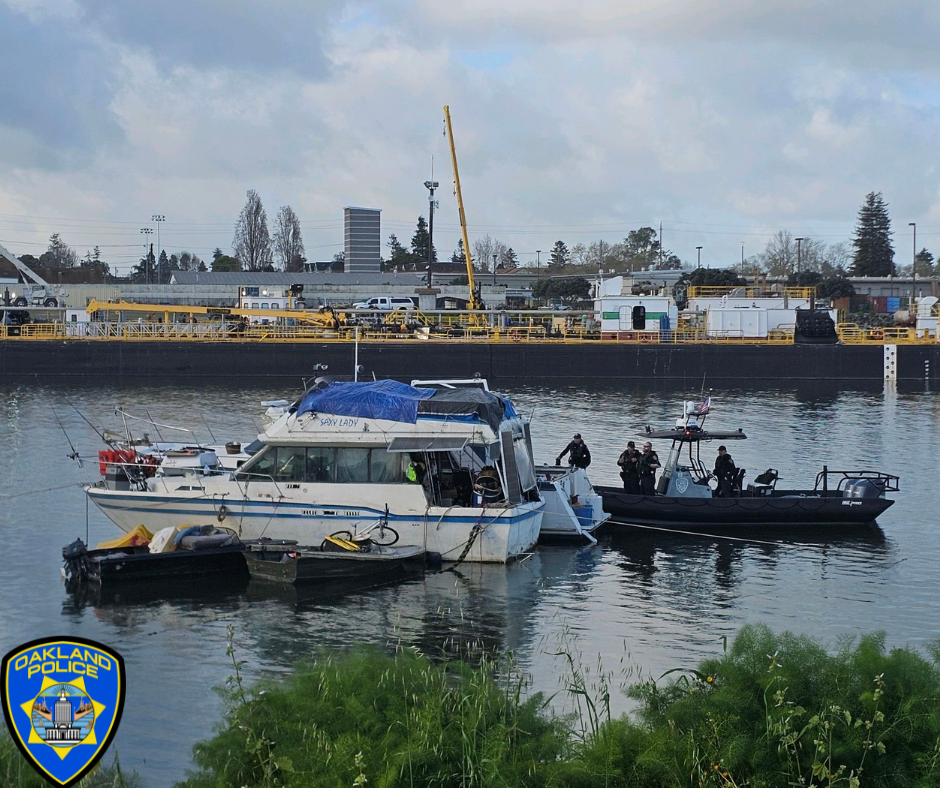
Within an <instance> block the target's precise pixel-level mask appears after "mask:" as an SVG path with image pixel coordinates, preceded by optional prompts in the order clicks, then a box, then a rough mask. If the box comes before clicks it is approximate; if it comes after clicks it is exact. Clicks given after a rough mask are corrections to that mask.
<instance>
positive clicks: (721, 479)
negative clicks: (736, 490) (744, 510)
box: [715, 446, 737, 498]
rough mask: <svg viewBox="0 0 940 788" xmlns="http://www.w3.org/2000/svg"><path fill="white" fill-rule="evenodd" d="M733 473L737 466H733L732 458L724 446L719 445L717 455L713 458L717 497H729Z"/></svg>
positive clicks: (735, 471)
mask: <svg viewBox="0 0 940 788" xmlns="http://www.w3.org/2000/svg"><path fill="white" fill-rule="evenodd" d="M735 473H737V468H735V467H734V460H732V459H731V455H730V454H728V450H727V449H726V448H725V447H724V446H719V447H718V456H717V457H716V458H715V478H716V479H717V480H718V496H719V497H721V498H730V497H731V487H732V485H733V483H734V475H735Z"/></svg>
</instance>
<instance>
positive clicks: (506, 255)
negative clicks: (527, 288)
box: [501, 246, 519, 268]
mask: <svg viewBox="0 0 940 788" xmlns="http://www.w3.org/2000/svg"><path fill="white" fill-rule="evenodd" d="M501 262H502V264H503V265H504V266H505V267H506V268H515V267H516V266H517V265H519V255H517V254H516V253H515V251H514V250H513V248H512V247H511V246H510V247H509V248H508V249H507V250H506V251H505V252H503V256H502V260H501Z"/></svg>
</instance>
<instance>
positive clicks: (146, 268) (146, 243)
mask: <svg viewBox="0 0 940 788" xmlns="http://www.w3.org/2000/svg"><path fill="white" fill-rule="evenodd" d="M140 231H141V233H143V234H144V236H146V237H145V238H144V249H145V250H146V252H147V264H146V265H145V266H144V271H145V272H146V274H147V284H148V285H149V284H150V253H151V250H150V249H148V248H147V247H149V246H150V245H151V244H150V233H152V232H153V228H152V227H141V228H140Z"/></svg>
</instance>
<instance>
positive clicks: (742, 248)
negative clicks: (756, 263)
mask: <svg viewBox="0 0 940 788" xmlns="http://www.w3.org/2000/svg"><path fill="white" fill-rule="evenodd" d="M741 276H744V241H741Z"/></svg>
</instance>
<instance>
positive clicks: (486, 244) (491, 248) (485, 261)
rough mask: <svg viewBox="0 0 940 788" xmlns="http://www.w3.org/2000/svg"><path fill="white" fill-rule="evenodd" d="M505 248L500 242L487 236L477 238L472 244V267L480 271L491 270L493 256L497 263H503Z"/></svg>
mask: <svg viewBox="0 0 940 788" xmlns="http://www.w3.org/2000/svg"><path fill="white" fill-rule="evenodd" d="M507 248H508V247H507V246H506V244H504V243H503V242H502V241H497V240H496V239H495V238H491V237H490V236H489V235H484V236H483V237H482V238H477V239H476V240H475V241H474V242H473V254H472V255H471V258H472V259H473V265H474V267H475V268H479V269H480V270H481V271H489V270H492V267H493V255H494V254H495V255H496V259H497V260H498V261H499V262H503V256H504V255H505V254H506V249H507Z"/></svg>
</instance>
